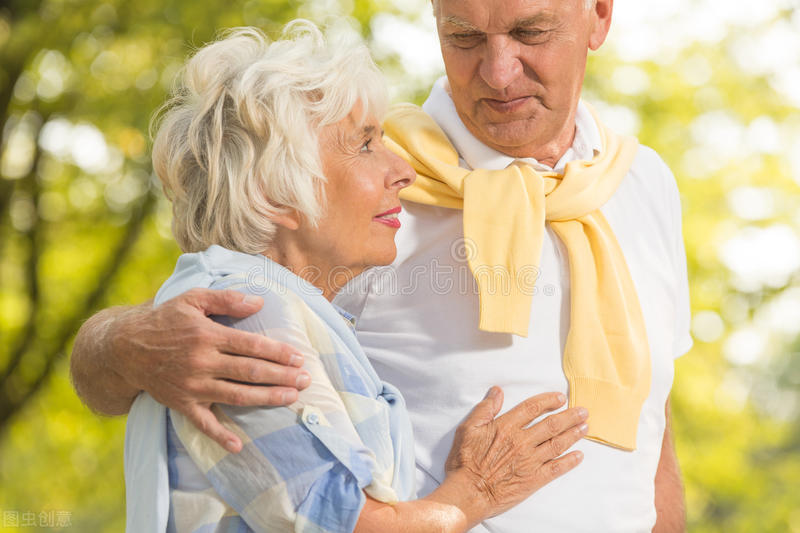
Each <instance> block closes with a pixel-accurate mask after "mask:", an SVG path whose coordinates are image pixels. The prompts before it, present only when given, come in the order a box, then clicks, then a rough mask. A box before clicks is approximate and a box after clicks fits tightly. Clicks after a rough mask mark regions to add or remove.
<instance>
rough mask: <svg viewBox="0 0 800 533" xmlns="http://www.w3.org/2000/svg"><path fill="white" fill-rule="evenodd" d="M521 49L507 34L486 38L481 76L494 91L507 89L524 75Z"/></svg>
mask: <svg viewBox="0 0 800 533" xmlns="http://www.w3.org/2000/svg"><path fill="white" fill-rule="evenodd" d="M522 70H523V69H522V62H521V61H520V59H519V47H518V46H517V44H516V43H515V41H514V39H512V38H511V36H510V35H507V34H494V35H488V36H487V37H486V45H485V47H484V53H483V58H482V60H481V66H480V75H481V78H483V81H485V82H486V84H487V85H488V86H489V87H491V88H492V89H497V90H500V89H505V88H506V87H508V86H509V85H511V83H512V82H513V81H514V80H515V79H516V78H517V76H519V75H520V74H521V73H522Z"/></svg>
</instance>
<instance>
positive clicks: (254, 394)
mask: <svg viewBox="0 0 800 533" xmlns="http://www.w3.org/2000/svg"><path fill="white" fill-rule="evenodd" d="M204 396H205V398H204V401H208V402H212V403H224V404H228V405H238V406H240V407H261V406H268V407H280V406H284V405H289V404H291V403H294V402H296V401H297V389H294V388H289V387H263V386H258V385H247V384H244V383H234V382H231V381H225V380H221V379H217V380H214V384H213V385H212V387H211V389H210V390H208V391H206V392H205V394H204Z"/></svg>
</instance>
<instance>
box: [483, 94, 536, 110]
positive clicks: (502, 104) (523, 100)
mask: <svg viewBox="0 0 800 533" xmlns="http://www.w3.org/2000/svg"><path fill="white" fill-rule="evenodd" d="M532 99H533V97H532V96H521V97H519V98H511V99H508V100H506V99H497V98H482V99H481V102H483V103H484V104H485V105H486V106H487V107H489V109H492V110H493V111H496V112H498V113H513V112H514V111H517V110H518V109H520V108H521V107H523V106H525V105H527V104H528V103H529V102H530V101H531V100H532Z"/></svg>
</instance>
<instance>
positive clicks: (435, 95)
mask: <svg viewBox="0 0 800 533" xmlns="http://www.w3.org/2000/svg"><path fill="white" fill-rule="evenodd" d="M446 83H447V77H446V76H443V77H441V78H439V79H438V80H437V81H436V83H435V84H434V85H433V88H432V89H431V93H430V95H429V96H428V99H427V100H426V101H425V103H424V104H423V105H422V109H423V110H424V111H425V112H426V113H427V114H428V115H430V116H431V117H432V118H433V120H434V121H436V123H437V124H438V125H439V127H441V128H442V130H443V131H444V133H445V134H446V135H447V137H448V138H449V139H450V142H451V143H453V146H455V148H456V150H457V151H458V153H459V156H460V158H461V164H462V166H466V167H469V168H473V169H474V168H483V169H487V170H502V169H504V168H506V167H507V166H509V165H510V164H511V163H513V162H514V161H522V162H525V163H528V164H530V165H531V166H533V168H535V169H536V170H538V171H540V172H547V171H553V170H555V171H556V172H563V171H564V167H566V165H567V163H569V162H570V161H575V160H585V161H590V160H591V159H592V158H593V157H594V156H595V155H596V154H597V153H599V152H600V151H601V149H602V141H601V138H600V131H599V130H598V128H597V124H596V123H595V121H594V118H593V117H592V114H591V112H590V111H589V109H588V108H587V107H586V105H585V104H584V103H583V101H579V102H578V110H577V112H576V114H575V127H576V131H575V140H574V141H573V142H572V146H570V148H569V149H568V150H567V151H566V153H565V154H564V155H563V156H562V157H561V159H560V160H559V161H558V163H557V164H556V166H555V167H554V168H553V167H549V166H547V165H545V164H542V163H539V162H538V161H537V160H536V159H534V158H532V157H526V158H515V157H512V156H509V155H506V154H504V153H502V152H498V151H497V150H495V149H494V148H490V147H489V146H486V145H485V144H483V143H482V142H481V141H479V140H478V139H477V138H476V137H475V136H474V135H473V134H472V133H471V132H470V131H469V130H468V129H467V127H466V126H465V125H464V123H463V122H462V121H461V117H459V116H458V112H457V111H456V106H455V104H454V103H453V99H452V98H451V97H450V94H449V93H448V91H447V88H446Z"/></svg>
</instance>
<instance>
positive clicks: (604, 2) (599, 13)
mask: <svg viewBox="0 0 800 533" xmlns="http://www.w3.org/2000/svg"><path fill="white" fill-rule="evenodd" d="M613 11H614V0H597V1H596V2H595V5H594V7H593V8H592V14H591V16H592V33H590V34H589V48H591V49H592V50H597V49H598V48H600V46H601V45H602V44H603V43H604V42H605V40H606V37H608V31H609V30H610V29H611V13H612V12H613Z"/></svg>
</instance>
